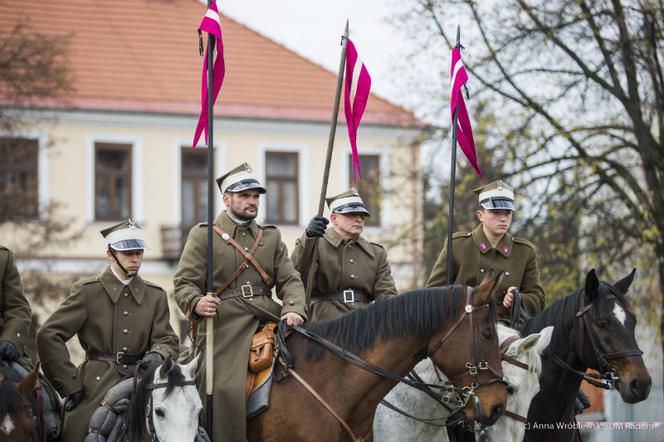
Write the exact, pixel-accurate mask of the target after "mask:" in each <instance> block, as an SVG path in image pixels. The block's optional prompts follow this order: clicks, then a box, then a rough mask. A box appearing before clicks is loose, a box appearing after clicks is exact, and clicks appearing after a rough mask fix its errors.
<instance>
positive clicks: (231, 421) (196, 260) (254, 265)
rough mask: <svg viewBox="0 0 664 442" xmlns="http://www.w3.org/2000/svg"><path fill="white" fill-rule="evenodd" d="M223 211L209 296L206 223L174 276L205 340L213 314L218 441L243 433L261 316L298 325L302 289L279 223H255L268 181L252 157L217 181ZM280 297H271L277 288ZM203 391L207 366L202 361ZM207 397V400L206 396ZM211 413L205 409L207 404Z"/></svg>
mask: <svg viewBox="0 0 664 442" xmlns="http://www.w3.org/2000/svg"><path fill="white" fill-rule="evenodd" d="M217 184H218V186H219V190H220V191H221V193H222V194H223V201H224V205H225V206H226V210H224V211H222V212H221V213H220V214H219V215H218V216H217V218H216V219H215V221H214V229H215V232H214V235H213V240H212V249H213V265H214V268H213V270H212V272H213V281H214V282H213V287H212V288H211V290H209V291H210V292H214V295H210V294H207V292H208V289H207V287H206V274H207V225H206V224H205V223H202V224H199V225H198V226H194V227H193V228H192V229H191V231H190V232H189V237H188V238H187V242H186V244H185V247H184V251H183V252H182V257H181V258H180V262H179V264H178V269H177V272H176V274H175V300H176V301H177V303H178V305H179V306H180V308H181V309H182V311H183V312H184V313H185V315H186V316H187V317H188V318H190V319H192V320H193V321H195V322H198V323H199V324H198V327H199V329H198V331H199V332H198V338H197V344H198V345H203V344H204V342H205V334H204V331H205V327H204V323H203V322H200V320H201V319H203V318H209V317H214V396H213V403H214V405H213V413H214V416H213V422H214V424H213V425H214V426H213V430H212V435H213V438H214V441H244V440H245V439H246V416H245V392H244V388H245V380H246V376H247V363H248V358H249V346H250V343H251V338H252V337H253V335H254V333H255V332H256V329H257V327H258V325H259V322H260V321H262V320H271V321H274V320H276V319H279V318H281V319H282V320H284V321H286V323H287V324H288V325H301V324H302V323H303V322H304V319H305V318H306V306H305V294H304V287H303V285H302V281H301V280H300V277H299V275H298V273H297V271H295V268H294V267H293V263H292V262H291V260H290V258H289V257H288V251H287V250H286V246H285V245H284V243H283V242H282V241H281V233H280V232H279V230H278V229H277V228H276V227H275V226H270V225H265V226H259V225H258V224H257V223H256V221H255V218H256V215H257V213H258V204H259V197H260V195H261V194H263V193H265V192H266V190H265V187H263V185H262V184H261V183H260V182H259V181H258V179H257V178H256V176H255V175H254V174H253V172H252V170H251V168H250V167H249V165H248V164H247V163H244V164H242V165H240V166H238V167H236V168H235V169H233V170H231V171H230V172H228V173H226V174H225V175H223V176H221V177H219V178H218V179H217ZM273 287H276V294H277V296H278V297H279V299H281V300H282V305H279V304H278V303H277V302H275V301H274V300H273V299H272V288H273ZM198 375H199V376H200V377H199V379H201V386H200V389H201V390H200V391H201V392H204V391H205V385H204V383H205V364H204V363H203V362H201V363H200V364H199V373H198ZM204 402H205V401H204ZM205 412H207V410H205Z"/></svg>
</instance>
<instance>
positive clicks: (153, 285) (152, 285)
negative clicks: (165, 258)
mask: <svg viewBox="0 0 664 442" xmlns="http://www.w3.org/2000/svg"><path fill="white" fill-rule="evenodd" d="M143 281H144V282H145V285H147V286H150V287H154V288H156V289H159V290H164V289H163V288H162V287H161V286H160V285H157V284H155V283H154V282H150V281H146V280H143Z"/></svg>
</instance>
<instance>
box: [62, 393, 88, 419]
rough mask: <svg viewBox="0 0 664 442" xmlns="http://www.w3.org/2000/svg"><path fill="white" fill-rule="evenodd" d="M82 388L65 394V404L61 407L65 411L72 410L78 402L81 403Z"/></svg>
mask: <svg viewBox="0 0 664 442" xmlns="http://www.w3.org/2000/svg"><path fill="white" fill-rule="evenodd" d="M83 396H84V394H83V390H79V391H77V392H76V393H72V394H70V395H69V396H67V399H65V404H64V406H63V408H64V409H65V411H66V412H67V413H69V412H70V411H72V410H73V409H74V408H76V407H78V404H80V403H81V401H82V400H83Z"/></svg>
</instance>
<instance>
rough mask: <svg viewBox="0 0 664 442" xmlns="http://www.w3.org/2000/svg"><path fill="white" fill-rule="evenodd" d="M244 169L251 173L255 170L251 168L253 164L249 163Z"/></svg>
mask: <svg viewBox="0 0 664 442" xmlns="http://www.w3.org/2000/svg"><path fill="white" fill-rule="evenodd" d="M244 170H245V172H249V173H251V172H253V170H251V166H250V165H248V164H247V165H245V166H244Z"/></svg>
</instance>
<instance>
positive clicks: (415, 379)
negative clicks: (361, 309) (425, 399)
mask: <svg viewBox="0 0 664 442" xmlns="http://www.w3.org/2000/svg"><path fill="white" fill-rule="evenodd" d="M472 295H473V290H472V288H470V287H468V288H467V290H466V305H465V307H464V311H463V313H462V315H461V317H460V318H459V319H458V320H457V321H456V322H455V323H454V325H452V327H451V328H450V329H449V330H448V331H447V332H446V333H445V334H444V335H443V337H442V338H441V339H440V340H438V341H437V342H436V343H435V344H434V345H433V346H432V347H430V348H427V356H429V357H431V356H433V355H434V354H435V353H437V352H438V351H439V350H440V348H441V347H442V345H443V343H445V341H446V340H447V339H448V338H449V337H450V336H451V335H452V334H453V333H454V331H455V330H456V329H457V328H458V327H459V325H460V324H461V323H462V322H464V320H465V319H466V318H468V323H469V325H470V331H471V338H472V344H471V345H472V352H471V359H470V361H468V362H466V368H467V369H468V373H469V374H470V376H471V377H472V378H473V379H474V381H473V382H471V383H470V385H467V386H464V387H456V386H455V385H454V384H452V382H451V381H450V382H449V383H445V384H443V385H435V384H427V383H425V382H423V381H422V379H420V378H419V376H417V375H416V374H415V375H414V376H413V374H414V372H411V373H410V374H409V377H407V378H404V377H402V376H400V375H398V374H396V373H392V372H390V371H387V370H384V369H382V368H380V367H377V366H375V365H373V364H371V363H369V362H367V361H365V360H363V359H362V358H360V357H359V356H357V355H355V354H353V353H351V352H349V351H347V350H345V349H344V348H341V347H339V346H338V345H336V344H334V343H332V342H330V341H328V340H327V339H325V338H323V337H321V336H318V335H316V334H314V333H312V332H310V331H309V330H306V329H304V328H302V327H292V328H291V330H294V331H295V332H297V333H299V334H301V335H303V336H305V337H306V338H308V339H310V340H312V341H314V342H316V343H318V344H320V345H321V346H323V347H324V348H326V349H327V350H328V351H330V352H331V353H332V354H334V355H336V356H337V357H339V358H341V359H343V360H345V361H346V362H348V363H350V364H351V365H354V366H356V367H358V368H360V369H362V370H365V371H367V372H369V373H372V374H375V375H377V376H381V377H384V378H387V379H390V380H393V381H396V382H402V383H404V384H406V385H408V386H410V387H413V388H416V389H418V390H420V391H423V392H424V393H426V394H428V395H429V396H431V397H432V398H434V399H435V400H436V401H437V402H438V403H440V404H441V405H443V406H444V407H445V408H447V409H448V411H450V412H452V416H455V415H457V414H459V413H460V411H461V410H462V409H463V408H464V407H465V406H466V404H467V403H468V401H469V400H471V398H472V400H473V403H474V406H475V410H476V413H477V416H480V414H481V413H480V412H481V410H480V399H479V396H477V394H476V393H475V391H476V390H478V389H480V388H483V387H486V386H489V385H492V384H494V383H499V382H500V383H504V384H506V382H505V381H504V380H503V376H502V370H496V369H495V368H493V367H491V366H490V365H489V363H488V362H487V361H486V360H483V358H484V356H483V355H482V354H481V351H480V349H479V346H478V345H477V342H476V337H475V329H474V327H473V312H474V311H476V310H479V309H481V308H491V307H490V304H483V305H481V306H478V307H474V306H473V305H472ZM492 325H493V326H494V328H495V325H496V318H495V317H494V316H492ZM277 343H278V345H277V347H278V354H279V357H278V361H279V364H280V365H281V366H282V367H283V368H284V371H285V373H286V374H288V373H290V374H292V375H293V377H294V378H295V379H296V380H297V381H298V382H299V383H300V384H301V385H302V386H304V387H305V389H306V390H307V391H308V392H309V393H310V394H311V395H312V396H314V398H315V399H316V400H317V401H318V402H320V403H321V404H322V405H323V407H324V408H325V409H326V410H327V411H328V412H329V413H330V414H332V415H333V416H334V418H335V419H336V420H337V421H339V423H340V424H341V426H342V427H343V428H344V429H345V430H346V432H347V433H348V434H349V435H350V437H351V439H352V440H353V441H363V440H365V439H366V437H368V435H367V436H366V437H357V436H356V435H355V434H354V432H353V431H352V429H351V428H350V426H349V425H348V424H347V423H346V422H345V421H344V420H343V418H341V417H340V416H339V415H338V414H337V413H336V412H335V411H334V410H333V409H332V407H331V406H330V405H329V404H328V403H327V402H326V401H325V400H324V399H323V398H322V397H320V395H318V393H317V392H316V391H315V390H314V389H313V387H311V386H310V385H309V384H308V383H307V382H306V381H305V380H304V379H303V378H302V377H301V376H300V375H299V374H298V373H297V372H295V370H293V365H294V364H293V356H292V355H291V354H290V352H289V351H288V349H287V348H286V332H285V323H284V322H283V321H282V322H280V324H279V328H278V333H277ZM480 370H489V371H490V372H491V373H493V374H494V376H495V377H494V378H492V379H490V380H488V381H486V382H477V381H476V378H477V377H478V376H479V371H480ZM432 388H436V389H443V390H445V393H443V394H436V393H435V392H433V391H432ZM452 395H454V396H456V401H455V402H456V406H457V408H456V409H454V410H453V409H451V408H450V407H449V406H448V405H447V404H446V402H452V401H453V400H454V399H453V398H452ZM381 402H382V403H383V404H384V405H386V406H388V407H389V408H391V409H392V410H394V411H397V412H398V413H401V414H404V415H405V416H408V417H412V418H414V419H417V420H421V421H423V422H424V421H428V422H426V423H431V422H432V421H434V420H436V419H420V418H417V417H414V416H411V415H409V414H408V413H406V412H404V411H403V410H400V409H398V408H397V407H395V406H393V405H392V404H389V403H388V402H386V401H381ZM450 417H451V416H450ZM465 421H467V418H466V417H465V416H462V418H459V419H456V420H454V421H448V422H446V424H445V425H454V424H460V423H463V422H465Z"/></svg>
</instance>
